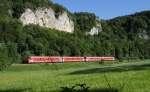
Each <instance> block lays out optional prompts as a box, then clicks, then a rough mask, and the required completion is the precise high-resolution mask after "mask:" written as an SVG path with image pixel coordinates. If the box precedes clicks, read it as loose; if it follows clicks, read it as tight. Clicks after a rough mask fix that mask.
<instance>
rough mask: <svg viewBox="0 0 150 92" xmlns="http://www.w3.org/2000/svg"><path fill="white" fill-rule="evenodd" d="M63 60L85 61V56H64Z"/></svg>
mask: <svg viewBox="0 0 150 92" xmlns="http://www.w3.org/2000/svg"><path fill="white" fill-rule="evenodd" d="M62 60H63V62H84V61H85V57H62Z"/></svg>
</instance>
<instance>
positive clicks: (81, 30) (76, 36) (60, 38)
mask: <svg viewBox="0 0 150 92" xmlns="http://www.w3.org/2000/svg"><path fill="white" fill-rule="evenodd" d="M41 7H44V9H45V8H47V7H51V9H53V11H54V12H55V14H54V15H55V18H58V19H59V16H60V15H61V14H62V12H63V11H65V12H66V13H67V15H68V18H69V19H70V20H72V21H73V23H74V32H73V33H72V34H70V33H67V32H62V31H61V32H60V31H58V30H56V29H57V27H56V28H55V29H52V28H49V27H43V26H42V27H41V26H40V25H35V24H34V23H31V24H30V23H29V24H28V25H23V22H22V21H21V20H20V17H21V16H22V14H24V12H25V11H26V9H30V10H32V12H36V11H37V10H38V9H40V8H41ZM0 12H1V13H0V48H2V49H3V48H8V47H9V46H10V47H12V48H14V49H12V48H10V49H8V50H10V51H11V52H12V53H11V54H9V55H7V56H13V57H15V58H14V59H15V60H13V61H18V62H19V61H20V62H22V61H23V60H24V59H25V58H26V57H27V56H30V55H45V56H47V55H49V56H116V58H118V59H124V58H125V59H126V58H140V59H147V58H150V43H149V41H150V39H149V37H150V35H149V34H150V32H149V31H150V26H149V25H150V11H144V12H140V13H136V14H133V15H129V16H123V17H118V18H114V19H111V20H102V21H100V20H99V19H98V18H97V17H96V15H95V14H91V13H87V12H84V13H83V12H81V13H70V12H69V11H68V10H67V9H65V8H64V7H62V6H61V5H58V4H53V3H52V2H49V1H48V0H44V1H43V0H19V1H18V0H1V1H0ZM54 15H53V16H54ZM27 22H28V21H27ZM42 23H45V22H42ZM42 25H44V24H42ZM101 26H102V27H101ZM91 29H93V30H95V31H94V32H95V33H96V34H97V35H88V34H91V33H92V34H93V30H91ZM90 31H91V33H90ZM1 44H2V45H1ZM1 56H3V55H1Z"/></svg>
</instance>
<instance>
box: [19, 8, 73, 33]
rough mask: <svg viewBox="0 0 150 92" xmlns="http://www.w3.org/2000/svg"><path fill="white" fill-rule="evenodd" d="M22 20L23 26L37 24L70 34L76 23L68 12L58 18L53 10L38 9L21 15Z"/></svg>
mask: <svg viewBox="0 0 150 92" xmlns="http://www.w3.org/2000/svg"><path fill="white" fill-rule="evenodd" d="M20 20H21V21H22V23H23V25H29V24H36V25H39V26H42V27H47V28H53V29H56V30H59V31H64V32H69V33H73V31H74V22H73V21H72V20H71V19H70V18H69V16H68V14H67V12H65V11H64V12H62V13H61V14H60V15H59V16H58V17H56V16H55V12H54V10H53V9H52V8H38V9H36V10H35V11H33V10H31V9H29V8H28V9H26V10H25V12H24V13H23V14H22V15H21V17H20Z"/></svg>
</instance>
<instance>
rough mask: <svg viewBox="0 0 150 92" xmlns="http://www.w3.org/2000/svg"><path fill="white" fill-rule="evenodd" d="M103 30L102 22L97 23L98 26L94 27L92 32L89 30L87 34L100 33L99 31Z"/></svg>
mask: <svg viewBox="0 0 150 92" xmlns="http://www.w3.org/2000/svg"><path fill="white" fill-rule="evenodd" d="M101 31H102V26H101V24H97V26H95V27H93V28H92V29H91V30H90V32H88V33H87V34H89V35H98V33H99V32H101Z"/></svg>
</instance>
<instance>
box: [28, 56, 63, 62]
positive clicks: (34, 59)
mask: <svg viewBox="0 0 150 92" xmlns="http://www.w3.org/2000/svg"><path fill="white" fill-rule="evenodd" d="M59 62H62V57H48V56H30V57H28V63H59Z"/></svg>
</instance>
